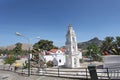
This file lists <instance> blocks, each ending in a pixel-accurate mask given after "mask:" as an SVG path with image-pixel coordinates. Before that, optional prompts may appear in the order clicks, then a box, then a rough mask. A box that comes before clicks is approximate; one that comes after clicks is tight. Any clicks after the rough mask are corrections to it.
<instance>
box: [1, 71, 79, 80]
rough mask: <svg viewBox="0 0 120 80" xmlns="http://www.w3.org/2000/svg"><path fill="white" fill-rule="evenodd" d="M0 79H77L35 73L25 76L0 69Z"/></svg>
mask: <svg viewBox="0 0 120 80" xmlns="http://www.w3.org/2000/svg"><path fill="white" fill-rule="evenodd" d="M0 80H78V79H68V78H58V77H48V76H35V75H31V76H30V77H27V76H22V75H19V74H17V73H14V72H10V71H2V70H0Z"/></svg>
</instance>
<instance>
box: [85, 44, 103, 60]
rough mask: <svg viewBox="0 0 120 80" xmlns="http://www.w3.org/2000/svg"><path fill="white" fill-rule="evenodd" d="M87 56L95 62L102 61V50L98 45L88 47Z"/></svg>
mask: <svg viewBox="0 0 120 80" xmlns="http://www.w3.org/2000/svg"><path fill="white" fill-rule="evenodd" d="M86 56H90V58H91V57H92V59H93V60H97V61H100V60H101V53H100V48H99V47H98V46H97V45H96V44H89V45H88V47H87V54H86Z"/></svg>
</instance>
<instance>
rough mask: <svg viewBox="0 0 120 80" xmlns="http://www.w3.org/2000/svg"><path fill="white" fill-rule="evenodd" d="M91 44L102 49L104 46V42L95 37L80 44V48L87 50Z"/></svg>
mask: <svg viewBox="0 0 120 80" xmlns="http://www.w3.org/2000/svg"><path fill="white" fill-rule="evenodd" d="M89 44H96V45H97V46H98V47H100V46H101V45H102V40H99V39H98V38H97V37H95V38H93V39H91V40H89V41H86V42H81V43H78V48H80V49H86V48H87V47H88V45H89Z"/></svg>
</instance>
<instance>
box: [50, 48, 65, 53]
mask: <svg viewBox="0 0 120 80" xmlns="http://www.w3.org/2000/svg"><path fill="white" fill-rule="evenodd" d="M58 50H61V51H62V52H65V49H63V48H60V49H51V50H50V52H52V53H56V52H57V51H58Z"/></svg>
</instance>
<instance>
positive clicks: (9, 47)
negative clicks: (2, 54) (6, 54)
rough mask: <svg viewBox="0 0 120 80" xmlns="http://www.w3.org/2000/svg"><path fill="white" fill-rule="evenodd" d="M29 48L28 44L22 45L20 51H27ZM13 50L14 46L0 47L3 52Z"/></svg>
mask: <svg viewBox="0 0 120 80" xmlns="http://www.w3.org/2000/svg"><path fill="white" fill-rule="evenodd" d="M29 46H30V44H26V43H22V50H28V49H29ZM13 48H15V45H9V46H4V47H0V49H4V50H5V49H8V50H12V49H13Z"/></svg>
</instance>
